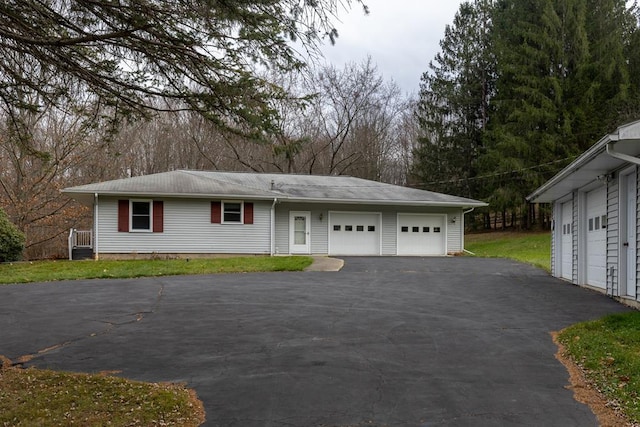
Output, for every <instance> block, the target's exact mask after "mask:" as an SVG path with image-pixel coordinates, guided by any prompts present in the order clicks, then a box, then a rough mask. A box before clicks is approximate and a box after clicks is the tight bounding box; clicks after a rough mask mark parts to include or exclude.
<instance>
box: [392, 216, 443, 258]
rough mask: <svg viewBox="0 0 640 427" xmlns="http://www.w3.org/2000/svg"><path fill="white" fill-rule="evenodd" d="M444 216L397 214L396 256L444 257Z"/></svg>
mask: <svg viewBox="0 0 640 427" xmlns="http://www.w3.org/2000/svg"><path fill="white" fill-rule="evenodd" d="M445 241H446V229H445V217H444V215H428V214H424V215H415V214H398V251H397V252H398V255H446V245H445Z"/></svg>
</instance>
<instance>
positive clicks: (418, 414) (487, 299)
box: [0, 258, 625, 427]
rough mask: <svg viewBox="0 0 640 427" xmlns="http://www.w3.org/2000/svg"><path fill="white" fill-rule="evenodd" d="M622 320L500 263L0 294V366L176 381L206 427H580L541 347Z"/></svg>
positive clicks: (587, 419)
mask: <svg viewBox="0 0 640 427" xmlns="http://www.w3.org/2000/svg"><path fill="white" fill-rule="evenodd" d="M623 310H625V308H624V307H623V306H621V305H619V304H617V303H615V302H614V301H612V300H610V299H608V298H607V297H606V296H603V295H600V294H598V293H595V292H592V291H588V290H585V289H581V288H578V287H576V286H572V285H570V284H567V283H565V282H562V281H559V280H556V279H553V278H551V277H549V276H548V275H547V274H546V273H545V272H543V271H541V270H538V269H535V268H533V267H529V266H526V265H523V264H518V263H515V262H511V261H506V260H496V259H478V258H349V259H346V262H345V267H344V268H343V270H342V271H341V272H337V273H336V272H306V273H267V274H231V275H226V274H225V275H214V276H189V277H166V278H159V279H135V280H90V281H77V282H58V283H46V284H31V285H10V286H0V325H1V327H0V354H4V355H5V356H7V357H9V358H10V359H12V360H17V359H18V358H19V357H20V356H24V355H34V358H33V360H32V361H31V362H30V363H29V364H30V365H34V366H38V367H42V368H53V369H64V370H72V371H82V372H95V371H103V370H110V371H111V370H113V371H122V374H121V375H122V376H125V377H128V378H133V379H138V380H144V381H172V382H186V383H187V384H188V386H189V387H192V388H195V390H196V391H197V392H198V395H199V397H200V398H201V399H202V400H203V402H204V405H205V409H206V411H207V424H206V425H210V426H244V427H247V426H383V425H389V426H478V425H482V426H511V425H513V426H515V425H517V426H541V425H545V426H589V425H596V424H597V423H596V419H595V417H594V416H593V414H592V413H591V412H590V410H589V408H588V407H586V406H584V405H582V404H580V403H577V402H576V401H574V399H573V397H572V392H571V391H569V390H567V389H566V388H565V387H566V385H567V383H568V374H567V372H566V370H565V369H564V367H563V366H562V365H561V364H560V363H559V362H558V361H557V360H556V359H555V358H554V353H555V352H556V347H555V345H554V344H553V343H552V341H551V337H550V335H549V333H550V332H551V331H556V330H560V329H562V328H564V327H566V326H568V325H570V324H572V323H575V322H579V321H583V320H587V319H594V318H597V317H600V316H603V315H605V314H608V313H613V312H619V311H623Z"/></svg>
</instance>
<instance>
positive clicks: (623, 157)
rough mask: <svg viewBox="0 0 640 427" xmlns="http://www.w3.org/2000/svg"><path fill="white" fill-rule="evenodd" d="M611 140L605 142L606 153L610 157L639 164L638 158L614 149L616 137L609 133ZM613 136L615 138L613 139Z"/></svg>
mask: <svg viewBox="0 0 640 427" xmlns="http://www.w3.org/2000/svg"><path fill="white" fill-rule="evenodd" d="M610 138H611V141H610V142H608V143H607V145H606V147H607V154H608V155H610V156H611V157H615V158H616V159H620V160H624V161H625V162H629V163H633V164H635V165H640V159H639V158H637V157H634V156H630V155H628V154H624V153H619V152H617V151H615V150H614V147H613V146H614V145H615V143H616V142H618V137H617V136H615V137H614V135H610ZM614 138H615V139H614Z"/></svg>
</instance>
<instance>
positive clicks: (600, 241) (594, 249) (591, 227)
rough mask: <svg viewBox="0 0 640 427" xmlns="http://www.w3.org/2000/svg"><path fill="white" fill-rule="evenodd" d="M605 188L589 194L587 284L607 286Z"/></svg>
mask: <svg viewBox="0 0 640 427" xmlns="http://www.w3.org/2000/svg"><path fill="white" fill-rule="evenodd" d="M605 190H606V189H605V188H604V187H602V188H598V189H597V190H593V191H590V192H589V193H587V223H586V227H587V284H589V285H592V286H597V287H599V288H603V289H604V288H605V287H606V285H607V282H606V278H607V274H606V272H607V256H606V249H607V244H606V242H607V230H606V228H607V198H606V192H605Z"/></svg>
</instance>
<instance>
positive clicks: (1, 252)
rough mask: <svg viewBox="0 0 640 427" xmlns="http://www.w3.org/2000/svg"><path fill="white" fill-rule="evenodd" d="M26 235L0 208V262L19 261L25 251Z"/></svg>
mask: <svg viewBox="0 0 640 427" xmlns="http://www.w3.org/2000/svg"><path fill="white" fill-rule="evenodd" d="M24 242H25V238H24V234H23V233H22V232H21V231H20V230H18V228H17V227H16V226H15V225H13V223H12V222H11V221H10V220H9V217H8V216H7V214H6V213H5V212H4V210H2V208H0V262H7V261H17V260H19V259H20V257H21V256H22V251H23V250H24Z"/></svg>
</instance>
